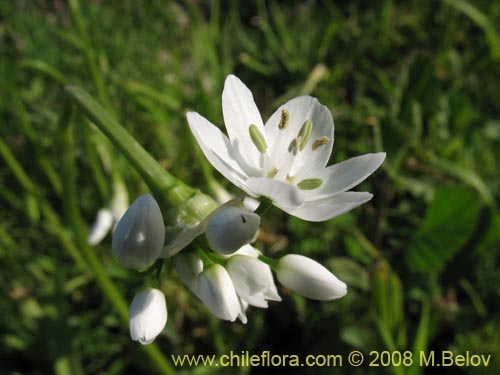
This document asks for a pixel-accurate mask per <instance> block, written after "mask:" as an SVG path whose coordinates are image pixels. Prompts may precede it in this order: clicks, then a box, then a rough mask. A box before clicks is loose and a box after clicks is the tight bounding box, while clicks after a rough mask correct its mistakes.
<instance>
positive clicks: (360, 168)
mask: <svg viewBox="0 0 500 375" xmlns="http://www.w3.org/2000/svg"><path fill="white" fill-rule="evenodd" d="M385 155H386V154H385V152H379V153H377V154H366V155H361V156H356V157H354V158H351V159H348V160H345V161H343V162H341V163H338V164H334V165H331V166H329V167H327V168H325V169H324V171H322V172H321V175H318V172H317V171H316V173H308V174H306V175H305V176H304V178H321V179H322V180H323V184H322V185H321V186H320V187H319V188H317V189H314V190H306V191H304V195H305V196H306V201H307V200H308V199H307V198H308V197H317V198H316V199H318V198H319V197H323V198H327V197H329V196H333V195H336V194H338V193H343V192H344V191H347V190H349V189H351V188H353V187H354V186H356V185H358V184H359V183H361V182H362V181H363V180H364V179H366V178H367V177H368V176H369V175H371V174H372V173H373V172H375V170H376V169H377V168H378V167H380V165H381V164H382V162H383V161H384V159H385ZM316 199H315V200H316Z"/></svg>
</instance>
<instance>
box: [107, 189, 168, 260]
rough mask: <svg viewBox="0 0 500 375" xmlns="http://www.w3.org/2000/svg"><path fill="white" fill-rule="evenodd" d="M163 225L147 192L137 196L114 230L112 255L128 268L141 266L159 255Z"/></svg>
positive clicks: (156, 208) (158, 212) (162, 239)
mask: <svg viewBox="0 0 500 375" xmlns="http://www.w3.org/2000/svg"><path fill="white" fill-rule="evenodd" d="M164 241H165V226H164V224H163V218H162V215H161V211H160V207H159V206H158V203H156V201H155V199H154V198H153V197H152V196H151V195H150V194H145V195H143V196H141V197H139V198H137V199H136V200H135V201H134V203H132V205H131V206H130V207H129V209H128V210H127V212H125V214H124V215H123V217H122V218H121V220H120V221H119V222H118V225H117V226H116V229H115V231H114V233H113V243H112V246H113V254H114V255H115V257H116V259H118V261H119V262H120V263H121V264H122V265H123V266H124V267H127V268H132V269H143V268H146V267H149V266H150V265H152V264H153V263H154V262H155V260H156V259H158V257H159V256H160V253H161V250H162V247H163V243H164Z"/></svg>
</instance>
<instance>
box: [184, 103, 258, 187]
mask: <svg viewBox="0 0 500 375" xmlns="http://www.w3.org/2000/svg"><path fill="white" fill-rule="evenodd" d="M187 120H188V123H189V127H190V128H191V132H192V133H193V135H194V137H195V138H196V141H197V142H198V145H199V146H200V148H201V150H202V151H203V153H204V154H205V157H206V158H207V159H208V161H209V162H210V163H211V164H212V165H213V166H214V168H215V169H217V170H218V171H219V172H220V173H221V174H222V175H223V176H224V177H226V178H227V179H228V180H229V181H231V182H232V183H233V184H235V185H236V186H238V187H239V188H240V189H242V190H245V184H244V183H243V181H244V180H245V179H246V178H247V177H248V176H247V175H246V173H245V172H244V171H243V170H242V169H241V167H240V165H239V164H238V160H239V159H240V157H239V156H238V155H237V154H236V153H235V151H234V149H233V146H232V145H231V142H230V141H229V139H228V138H227V137H226V136H225V135H224V134H223V133H222V132H221V131H220V130H219V128H217V127H216V126H215V125H213V124H212V123H210V121H208V120H207V119H206V118H204V117H203V116H200V115H199V114H198V113H196V112H188V113H187Z"/></svg>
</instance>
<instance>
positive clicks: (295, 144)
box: [288, 138, 300, 156]
mask: <svg viewBox="0 0 500 375" xmlns="http://www.w3.org/2000/svg"><path fill="white" fill-rule="evenodd" d="M299 149H300V143H299V140H298V139H297V138H294V139H292V141H291V142H290V146H288V152H289V153H291V154H293V156H295V155H297V153H298V152H299Z"/></svg>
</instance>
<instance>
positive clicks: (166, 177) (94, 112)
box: [66, 86, 196, 208]
mask: <svg viewBox="0 0 500 375" xmlns="http://www.w3.org/2000/svg"><path fill="white" fill-rule="evenodd" d="M66 91H67V92H68V93H69V94H70V97H71V98H72V99H73V100H74V102H75V103H76V104H77V105H78V106H79V108H80V109H81V110H82V112H83V113H84V114H85V115H86V116H87V117H88V118H89V119H90V120H91V121H92V122H93V123H94V124H95V125H97V127H98V128H99V129H100V130H101V131H102V132H103V133H104V135H106V137H108V139H109V140H110V141H111V142H112V143H113V144H114V146H115V147H117V148H118V150H119V151H120V152H121V153H122V154H123V155H124V156H125V157H126V158H127V160H128V161H129V162H130V164H132V166H133V167H134V168H135V169H136V170H137V171H138V172H139V174H140V175H141V176H142V178H143V179H144V181H145V182H146V184H147V185H148V186H149V188H150V189H151V190H152V191H153V193H154V194H155V197H156V198H157V199H158V200H159V202H160V205H162V206H163V207H164V208H168V207H169V206H170V205H174V206H178V205H179V204H181V203H182V202H184V201H186V200H187V199H188V198H189V197H191V196H192V195H193V194H194V193H195V192H196V191H195V190H194V189H193V188H191V187H189V186H187V185H185V184H184V183H183V182H181V181H179V180H177V179H176V178H175V177H173V176H172V175H171V174H170V173H168V172H167V171H165V170H164V169H163V168H162V167H161V166H160V165H159V164H158V163H157V162H156V160H154V159H153V157H152V156H151V155H150V154H149V153H148V152H147V151H146V150H145V149H144V148H143V147H142V146H141V145H140V144H139V143H138V142H137V141H136V140H135V139H134V138H133V137H132V136H131V135H130V134H129V133H128V132H127V131H126V130H125V128H123V127H122V126H121V125H120V124H119V123H118V122H117V121H116V120H115V119H114V118H113V117H112V116H111V115H110V114H109V113H108V112H106V110H105V109H104V108H103V107H101V106H100V105H99V104H98V103H97V102H96V101H95V100H94V99H92V97H91V96H90V95H89V94H88V93H87V92H85V91H84V90H82V89H81V88H79V87H75V86H69V87H67V88H66Z"/></svg>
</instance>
